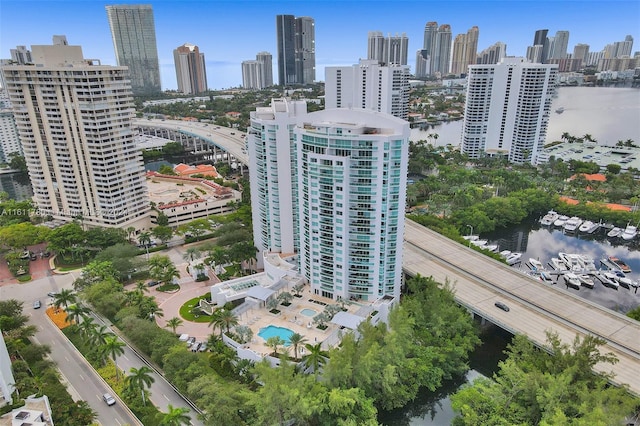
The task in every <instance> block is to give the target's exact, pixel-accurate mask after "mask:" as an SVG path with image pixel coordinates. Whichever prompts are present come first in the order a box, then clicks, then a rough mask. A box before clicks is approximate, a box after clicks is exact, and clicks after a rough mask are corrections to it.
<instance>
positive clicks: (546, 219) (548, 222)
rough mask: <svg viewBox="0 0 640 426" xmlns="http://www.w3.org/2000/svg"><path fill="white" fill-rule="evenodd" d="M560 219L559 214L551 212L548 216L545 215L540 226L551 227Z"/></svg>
mask: <svg viewBox="0 0 640 426" xmlns="http://www.w3.org/2000/svg"><path fill="white" fill-rule="evenodd" d="M557 218H558V213H556V212H554V211H553V210H549V211H548V212H547V214H545V215H544V216H543V217H542V219H540V225H542V226H551V225H553V222H555V221H556V219H557Z"/></svg>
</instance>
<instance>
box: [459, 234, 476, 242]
mask: <svg viewBox="0 0 640 426" xmlns="http://www.w3.org/2000/svg"><path fill="white" fill-rule="evenodd" d="M462 238H464V239H465V240H467V241H476V240H479V239H480V237H479V236H477V235H465V236H463V237H462Z"/></svg>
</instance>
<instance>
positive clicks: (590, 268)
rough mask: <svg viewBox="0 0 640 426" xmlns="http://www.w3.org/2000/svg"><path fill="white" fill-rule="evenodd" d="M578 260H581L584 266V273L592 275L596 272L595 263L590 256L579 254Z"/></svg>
mask: <svg viewBox="0 0 640 426" xmlns="http://www.w3.org/2000/svg"><path fill="white" fill-rule="evenodd" d="M580 259H581V260H582V264H583V265H584V270H585V272H587V273H594V272H597V271H598V268H597V267H596V261H595V260H593V258H592V257H591V256H588V255H586V254H581V255H580Z"/></svg>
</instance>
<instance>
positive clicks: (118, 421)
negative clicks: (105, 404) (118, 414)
mask: <svg viewBox="0 0 640 426" xmlns="http://www.w3.org/2000/svg"><path fill="white" fill-rule="evenodd" d="M113 420H115V421H116V423H118V425H121V424H122V423H120V420H118V419H113Z"/></svg>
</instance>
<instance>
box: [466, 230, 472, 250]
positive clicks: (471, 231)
mask: <svg viewBox="0 0 640 426" xmlns="http://www.w3.org/2000/svg"><path fill="white" fill-rule="evenodd" d="M467 227H469V228H471V234H469V236H470V237H471V236H472V235H473V226H472V225H467ZM469 247H471V238H469Z"/></svg>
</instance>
